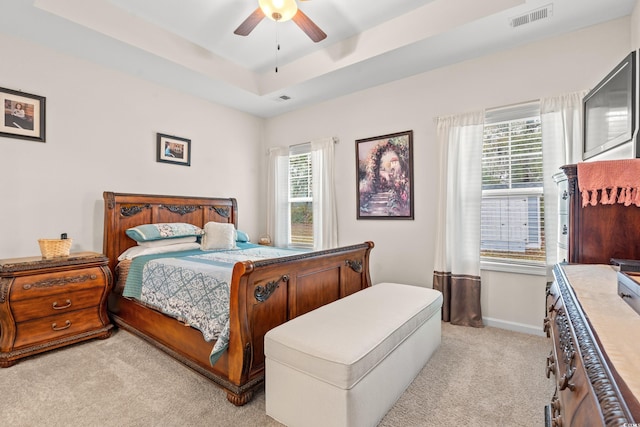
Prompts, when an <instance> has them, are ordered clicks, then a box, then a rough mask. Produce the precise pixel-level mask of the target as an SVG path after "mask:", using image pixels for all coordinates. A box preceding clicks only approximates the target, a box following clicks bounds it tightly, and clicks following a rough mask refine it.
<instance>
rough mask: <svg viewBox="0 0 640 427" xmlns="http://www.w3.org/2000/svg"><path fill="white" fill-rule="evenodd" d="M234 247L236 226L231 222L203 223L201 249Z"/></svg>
mask: <svg viewBox="0 0 640 427" xmlns="http://www.w3.org/2000/svg"><path fill="white" fill-rule="evenodd" d="M235 247H236V228H235V227H234V226H233V224H227V223H221V222H214V221H211V222H208V223H206V224H205V225H204V235H203V236H202V244H201V249H202V250H203V251H208V250H212V249H234V248H235Z"/></svg>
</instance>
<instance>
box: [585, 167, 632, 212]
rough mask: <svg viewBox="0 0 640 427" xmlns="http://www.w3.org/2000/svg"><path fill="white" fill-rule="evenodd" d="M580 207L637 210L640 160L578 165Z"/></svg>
mask: <svg viewBox="0 0 640 427" xmlns="http://www.w3.org/2000/svg"><path fill="white" fill-rule="evenodd" d="M577 166H578V189H579V190H580V193H581V194H582V207H585V206H588V205H591V206H595V205H597V204H598V194H600V200H599V201H600V203H601V204H603V205H613V204H614V203H624V205H625V206H630V205H636V206H638V207H640V159H628V160H605V161H600V162H585V163H578V165H577Z"/></svg>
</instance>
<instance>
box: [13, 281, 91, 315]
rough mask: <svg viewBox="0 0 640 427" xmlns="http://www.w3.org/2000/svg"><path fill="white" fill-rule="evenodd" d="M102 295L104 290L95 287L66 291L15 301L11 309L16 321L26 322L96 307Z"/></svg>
mask: <svg viewBox="0 0 640 427" xmlns="http://www.w3.org/2000/svg"><path fill="white" fill-rule="evenodd" d="M102 296H103V295H102V292H101V291H98V290H96V289H94V288H89V289H83V290H81V291H77V292H64V293H59V294H54V295H47V296H44V297H41V298H34V299H25V300H21V301H14V302H13V303H12V304H11V311H12V314H13V319H14V321H16V322H24V321H27V320H31V319H37V318H42V317H45V316H55V315H57V314H63V313H67V312H69V311H74V310H80V309H83V308H89V307H96V306H98V305H99V304H100V301H101V300H102Z"/></svg>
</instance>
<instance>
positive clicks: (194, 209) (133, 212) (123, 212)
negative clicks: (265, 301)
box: [103, 191, 238, 272]
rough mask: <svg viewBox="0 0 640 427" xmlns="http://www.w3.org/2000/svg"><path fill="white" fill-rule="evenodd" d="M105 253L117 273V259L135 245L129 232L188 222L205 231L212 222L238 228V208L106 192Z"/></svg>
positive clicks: (231, 203)
mask: <svg viewBox="0 0 640 427" xmlns="http://www.w3.org/2000/svg"><path fill="white" fill-rule="evenodd" d="M103 198H104V236H103V239H104V240H103V251H104V254H105V255H106V256H107V257H108V258H109V267H110V268H111V271H112V272H115V266H116V264H117V263H118V256H119V255H120V254H121V253H122V252H124V251H125V250H126V249H128V248H130V247H132V246H135V244H136V242H135V241H134V240H133V239H131V238H130V237H129V236H127V234H126V230H127V229H128V228H131V227H135V226H137V225H142V224H156V223H162V222H186V223H189V224H193V225H197V226H198V227H204V225H205V224H206V223H207V222H209V221H215V222H222V223H231V224H233V225H235V226H236V228H237V227H238V204H237V202H236V199H234V198H220V197H189V196H166V195H165V196H163V195H153V194H127V193H113V192H110V191H105V192H104V193H103Z"/></svg>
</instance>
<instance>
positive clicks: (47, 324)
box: [13, 307, 103, 348]
mask: <svg viewBox="0 0 640 427" xmlns="http://www.w3.org/2000/svg"><path fill="white" fill-rule="evenodd" d="M102 327H103V324H102V322H101V321H100V317H99V316H98V308H97V307H92V308H87V309H85V310H77V311H70V312H68V313H63V314H59V315H57V316H49V317H44V318H40V319H36V320H31V321H28V322H23V323H17V324H16V338H15V341H14V345H13V347H14V348H20V347H22V346H32V345H33V344H34V343H39V342H46V341H51V340H55V339H58V338H63V337H65V336H69V335H75V334H78V333H81V332H85V331H90V330H95V329H100V328H102Z"/></svg>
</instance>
